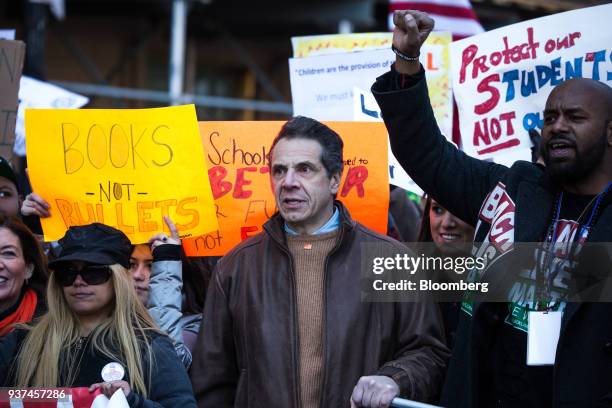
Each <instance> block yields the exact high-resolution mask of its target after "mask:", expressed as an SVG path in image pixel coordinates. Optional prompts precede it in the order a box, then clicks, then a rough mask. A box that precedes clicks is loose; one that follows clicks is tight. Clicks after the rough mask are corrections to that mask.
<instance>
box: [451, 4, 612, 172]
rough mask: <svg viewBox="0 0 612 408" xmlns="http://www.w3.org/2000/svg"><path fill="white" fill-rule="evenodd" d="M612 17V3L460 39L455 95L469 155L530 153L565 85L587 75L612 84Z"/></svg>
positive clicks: (455, 47) (455, 58) (454, 53)
mask: <svg viewBox="0 0 612 408" xmlns="http://www.w3.org/2000/svg"><path fill="white" fill-rule="evenodd" d="M610 16H612V4H608V5H603V6H597V7H591V8H585V9H581V10H575V11H570V12H566V13H561V14H556V15H553V16H549V17H543V18H538V19H535V20H530V21H526V22H523V23H519V24H514V25H511V26H507V27H503V28H500V29H497V30H493V31H489V32H487V33H484V34H480V35H477V36H474V37H470V38H466V39H464V40H461V41H456V42H453V43H452V44H451V58H452V61H453V62H454V63H453V65H452V77H453V92H454V93H455V97H456V100H457V105H458V108H459V119H460V123H461V136H462V144H463V148H464V150H465V151H466V152H467V153H468V154H470V155H472V156H475V157H478V158H483V159H486V158H490V157H493V156H495V155H497V154H500V153H506V152H509V151H513V150H519V149H523V151H525V152H527V150H526V148H529V147H530V146H531V144H530V141H529V137H528V131H529V130H530V129H537V130H540V129H541V128H542V126H543V117H542V111H543V109H544V106H545V103H546V99H547V97H548V95H549V94H550V91H551V90H552V89H553V88H554V87H555V86H556V85H557V84H559V83H561V82H562V81H564V80H568V79H571V78H576V77H584V78H592V79H595V80H598V81H602V82H606V83H608V84H609V85H611V84H612V41H610V28H609V25H610ZM455 62H456V63H455ZM524 159H525V160H529V157H525V158H524Z"/></svg>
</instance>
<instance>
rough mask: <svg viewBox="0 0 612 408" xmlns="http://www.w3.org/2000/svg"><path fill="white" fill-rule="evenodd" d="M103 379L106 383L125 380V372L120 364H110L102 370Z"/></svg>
mask: <svg viewBox="0 0 612 408" xmlns="http://www.w3.org/2000/svg"><path fill="white" fill-rule="evenodd" d="M101 374H102V379H103V380H104V381H106V382H113V381H119V380H123V376H124V375H125V370H124V369H123V366H122V365H121V364H119V363H108V364H107V365H105V366H104V367H103V368H102V373H101Z"/></svg>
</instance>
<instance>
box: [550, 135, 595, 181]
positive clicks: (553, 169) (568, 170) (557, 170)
mask: <svg viewBox="0 0 612 408" xmlns="http://www.w3.org/2000/svg"><path fill="white" fill-rule="evenodd" d="M555 138H558V139H565V140H568V139H569V138H567V137H563V136H559V135H553V136H552V137H551V139H550V140H551V141H552V140H554V139H555ZM549 143H550V141H549ZM547 144H548V143H547ZM547 144H546V145H542V146H541V147H542V148H541V150H540V153H541V155H542V158H543V159H544V164H545V165H546V172H547V173H548V175H549V176H550V178H551V179H552V180H553V181H554V182H557V183H567V182H570V183H573V182H578V181H580V180H582V179H584V178H586V177H587V176H589V175H590V174H591V173H592V172H593V171H595V169H596V168H597V167H599V165H600V164H601V162H602V161H603V158H604V154H605V152H606V133H605V132H603V134H602V136H601V137H600V138H599V139H598V141H597V142H596V143H595V144H593V145H591V146H587V148H586V149H584V150H583V151H582V152H581V151H580V150H579V149H578V146H577V145H576V144H574V152H575V155H574V157H573V158H572V159H569V160H567V159H566V160H556V159H551V158H550V152H549V150H548V146H547Z"/></svg>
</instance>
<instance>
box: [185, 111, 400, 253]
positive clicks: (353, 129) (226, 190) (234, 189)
mask: <svg viewBox="0 0 612 408" xmlns="http://www.w3.org/2000/svg"><path fill="white" fill-rule="evenodd" d="M283 124H284V122H248V121H243V122H200V132H201V136H202V142H203V143H204V146H205V150H206V152H207V153H206V159H207V162H208V175H209V177H210V184H211V187H212V192H213V196H214V198H215V204H216V207H217V218H218V220H219V230H218V231H216V232H213V233H209V234H206V235H203V236H201V237H197V238H190V239H186V240H183V247H184V248H185V252H186V253H187V255H190V256H216V255H224V254H225V253H226V252H228V251H229V250H230V249H232V248H233V247H234V246H235V245H237V244H239V243H240V242H241V241H243V240H245V239H247V238H249V237H251V236H253V235H256V234H257V233H259V232H261V231H262V225H263V224H264V223H265V222H266V221H267V220H268V218H270V217H271V216H272V215H273V214H274V213H275V212H276V203H275V200H274V194H273V192H272V188H271V185H270V174H269V171H270V170H269V164H270V163H269V154H270V151H269V148H270V146H271V145H272V141H273V140H274V138H275V137H276V135H277V134H278V132H279V130H280V128H281V126H282V125H283ZM327 125H328V126H330V127H331V128H332V129H333V130H335V131H336V132H338V134H339V135H340V137H342V140H343V141H344V172H343V176H342V180H341V183H340V189H339V191H338V197H337V198H338V200H340V201H342V202H343V203H344V204H345V205H346V206H347V207H348V208H349V210H350V212H351V215H352V217H353V218H354V219H356V220H357V221H360V222H361V223H363V224H365V225H367V226H368V227H370V228H372V229H375V230H377V231H379V232H381V233H383V234H384V233H386V231H387V209H388V206H389V180H388V176H387V174H388V171H387V131H386V129H385V127H384V124H382V123H359V122H330V123H327Z"/></svg>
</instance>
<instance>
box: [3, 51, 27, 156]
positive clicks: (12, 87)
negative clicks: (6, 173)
mask: <svg viewBox="0 0 612 408" xmlns="http://www.w3.org/2000/svg"><path fill="white" fill-rule="evenodd" d="M24 56H25V44H24V43H22V42H21V41H9V40H0V156H2V157H4V158H5V159H7V160H10V159H11V157H12V156H13V143H14V142H15V123H16V120H17V105H18V99H17V95H18V92H19V79H20V78H21V70H22V68H23V59H24Z"/></svg>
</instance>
